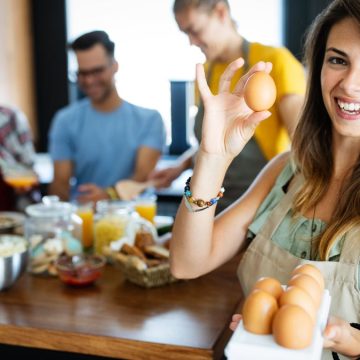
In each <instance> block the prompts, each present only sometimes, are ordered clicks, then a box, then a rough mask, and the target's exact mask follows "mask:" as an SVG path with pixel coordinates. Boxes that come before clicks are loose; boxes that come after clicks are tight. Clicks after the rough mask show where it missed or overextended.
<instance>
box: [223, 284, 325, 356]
mask: <svg viewBox="0 0 360 360" xmlns="http://www.w3.org/2000/svg"><path fill="white" fill-rule="evenodd" d="M330 302H331V297H330V294H329V291H328V290H327V289H325V290H324V294H323V299H322V302H321V305H320V308H319V312H318V317H317V322H316V325H315V330H314V335H313V341H312V343H311V345H310V346H308V347H307V348H305V349H301V350H293V349H287V348H285V347H283V346H281V345H278V344H277V343H276V342H275V340H274V338H273V336H272V335H256V334H253V333H251V332H248V331H247V330H245V329H244V325H243V322H242V321H240V323H239V325H238V326H237V328H236V330H235V331H234V333H233V335H232V336H231V338H230V340H229V342H228V344H227V345H226V347H225V355H226V357H227V359H228V360H238V359H241V360H254V359H266V360H289V359H291V360H304V359H306V360H320V358H321V354H322V347H323V340H324V338H323V336H322V334H323V331H324V329H325V326H326V323H327V318H328V314H329V309H330Z"/></svg>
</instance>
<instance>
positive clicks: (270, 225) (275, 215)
mask: <svg viewBox="0 0 360 360" xmlns="http://www.w3.org/2000/svg"><path fill="white" fill-rule="evenodd" d="M302 183H303V177H302V175H295V177H294V178H293V182H292V184H290V186H289V188H288V191H287V193H286V194H285V195H284V196H283V198H282V199H281V200H280V202H279V204H278V205H277V206H276V207H275V209H274V210H273V211H272V212H271V213H270V215H269V217H268V219H267V221H266V222H265V224H264V225H263V227H262V228H261V229H260V232H259V233H261V234H262V235H263V236H264V237H265V238H267V239H271V238H272V236H273V234H274V232H275V231H276V229H277V228H278V226H279V225H280V223H281V222H282V221H283V219H284V217H285V216H286V214H287V213H288V212H289V210H290V209H291V206H292V203H293V198H294V195H295V194H296V192H297V191H298V190H299V188H300V186H301V184H302Z"/></svg>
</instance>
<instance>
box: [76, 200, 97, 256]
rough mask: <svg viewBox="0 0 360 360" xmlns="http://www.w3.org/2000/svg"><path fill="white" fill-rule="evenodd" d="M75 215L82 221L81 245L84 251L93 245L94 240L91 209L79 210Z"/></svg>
mask: <svg viewBox="0 0 360 360" xmlns="http://www.w3.org/2000/svg"><path fill="white" fill-rule="evenodd" d="M77 214H78V215H79V216H80V218H81V219H82V221H83V223H82V244H83V247H84V248H85V249H87V248H90V247H91V246H92V245H93V240H94V212H93V209H92V208H91V207H84V208H81V207H80V208H79V209H78V210H77Z"/></svg>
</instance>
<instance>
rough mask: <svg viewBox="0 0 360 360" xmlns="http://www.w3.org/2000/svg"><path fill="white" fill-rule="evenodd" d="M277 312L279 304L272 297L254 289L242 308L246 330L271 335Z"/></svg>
mask: <svg viewBox="0 0 360 360" xmlns="http://www.w3.org/2000/svg"><path fill="white" fill-rule="evenodd" d="M277 310H278V304H277V301H276V299H275V298H274V297H273V296H272V295H270V294H269V293H267V292H266V291H264V290H260V289H254V290H253V291H252V292H251V293H250V294H249V295H248V297H247V298H246V299H245V302H244V305H243V308H242V317H243V324H244V328H245V329H246V330H247V331H249V332H252V333H254V334H271V326H272V320H273V317H274V315H275V313H276V311H277Z"/></svg>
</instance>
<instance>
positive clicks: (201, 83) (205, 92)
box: [196, 64, 212, 103]
mask: <svg viewBox="0 0 360 360" xmlns="http://www.w3.org/2000/svg"><path fill="white" fill-rule="evenodd" d="M196 81H197V85H198V88H199V92H200V96H201V99H202V101H203V102H204V103H205V100H206V99H207V98H209V97H210V96H212V93H211V91H210V89H209V86H208V84H207V81H206V76H205V70H204V65H203V64H196Z"/></svg>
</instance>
